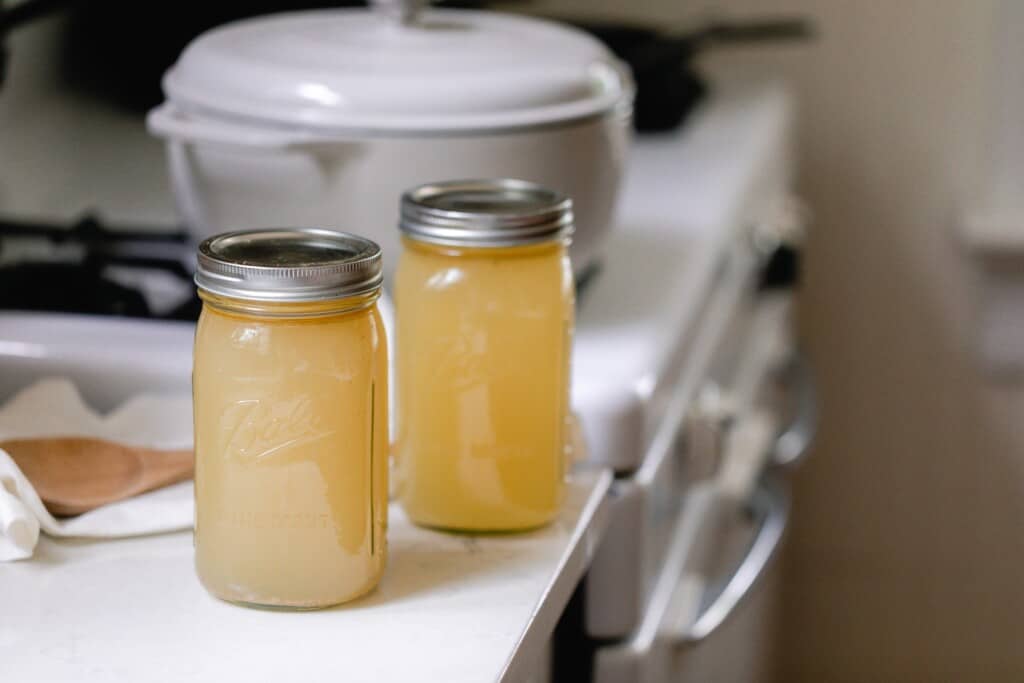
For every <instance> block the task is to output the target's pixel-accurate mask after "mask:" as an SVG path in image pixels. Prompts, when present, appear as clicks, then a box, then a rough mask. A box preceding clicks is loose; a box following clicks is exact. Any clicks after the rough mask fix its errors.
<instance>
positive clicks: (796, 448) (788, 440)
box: [772, 352, 818, 469]
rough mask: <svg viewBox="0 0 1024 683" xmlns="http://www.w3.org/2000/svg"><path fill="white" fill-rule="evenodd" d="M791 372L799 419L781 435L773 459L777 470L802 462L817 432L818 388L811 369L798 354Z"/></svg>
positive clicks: (790, 369) (795, 356)
mask: <svg viewBox="0 0 1024 683" xmlns="http://www.w3.org/2000/svg"><path fill="white" fill-rule="evenodd" d="M789 371H790V372H791V373H792V375H793V377H794V388H793V391H794V394H795V396H796V417H795V418H794V419H793V422H792V423H790V425H789V427H787V428H786V429H785V430H784V431H783V432H782V433H781V434H780V435H779V437H778V440H777V441H776V443H775V453H774V456H773V458H772V464H773V465H774V466H776V467H781V468H785V469H790V468H793V467H796V466H797V465H799V464H800V463H801V462H803V460H804V458H806V457H807V452H808V451H809V450H810V447H811V444H812V443H813V441H814V437H815V434H816V433H817V431H818V387H817V382H816V381H815V379H814V372H813V371H812V370H811V365H810V363H809V362H808V361H807V359H806V357H804V356H803V355H802V354H801V353H799V352H797V353H796V354H795V355H794V356H793V359H792V360H791V361H790V368H789Z"/></svg>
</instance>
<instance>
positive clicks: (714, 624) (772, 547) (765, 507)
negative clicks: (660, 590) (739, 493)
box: [678, 478, 789, 645]
mask: <svg viewBox="0 0 1024 683" xmlns="http://www.w3.org/2000/svg"><path fill="white" fill-rule="evenodd" d="M748 505H749V507H750V508H751V510H752V512H753V513H754V514H755V515H756V516H757V517H758V518H760V520H761V522H760V526H759V529H758V531H757V535H756V536H755V537H754V541H753V542H752V543H751V544H750V548H749V550H748V551H747V553H746V556H745V557H744V558H743V560H742V561H741V562H740V563H739V565H738V566H737V567H736V570H735V571H734V572H733V573H732V574H731V575H730V576H729V578H728V579H727V580H726V581H725V584H724V586H723V588H722V589H721V592H719V593H718V594H717V595H716V596H714V597H713V598H712V600H711V603H710V604H709V605H707V607H705V608H704V609H703V610H702V611H701V612H700V614H699V615H698V616H697V618H696V619H695V620H694V621H693V623H692V624H691V625H690V626H689V628H688V629H687V630H686V631H685V632H684V633H682V634H681V638H680V639H679V641H678V642H680V643H681V644H684V645H695V644H697V643H699V642H701V641H703V640H704V639H706V638H708V637H709V636H711V635H712V634H713V633H714V632H715V631H717V630H718V628H719V627H720V626H721V625H722V624H724V623H725V622H726V621H727V620H728V619H729V617H730V616H731V615H732V614H733V613H735V611H736V609H737V608H738V607H740V606H741V605H742V604H743V602H744V600H745V599H746V598H747V596H749V595H750V594H751V593H752V592H753V591H754V589H755V588H756V587H757V585H758V582H759V581H760V579H761V578H762V577H763V576H764V574H765V570H766V568H767V567H768V565H769V564H770V563H771V561H772V558H774V557H775V555H776V553H777V552H778V549H779V546H780V544H781V542H782V537H783V533H784V532H785V530H786V524H787V522H788V518H789V497H788V495H787V494H786V492H785V491H784V490H782V489H781V487H780V485H779V484H777V483H774V482H771V481H770V480H769V478H765V480H762V482H761V483H760V484H759V485H758V487H757V488H756V489H755V491H754V494H753V495H752V496H751V499H750V502H749V503H748Z"/></svg>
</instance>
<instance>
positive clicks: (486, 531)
mask: <svg viewBox="0 0 1024 683" xmlns="http://www.w3.org/2000/svg"><path fill="white" fill-rule="evenodd" d="M405 514H406V516H407V517H408V518H409V521H410V522H412V523H413V524H415V525H416V526H419V527H423V528H424V529H432V530H434V531H443V532H445V533H449V534H474V535H482V536H503V535H508V534H521V533H526V532H529V531H537V530H538V529H543V528H544V527H546V526H548V525H549V524H551V523H552V522H554V521H555V519H556V518H557V517H558V513H557V512H556V513H553V514H552V515H551V516H549V517H546V518H543V519H539V520H537V521H530V522H524V523H522V524H516V525H512V526H495V525H491V524H481V525H479V526H473V525H466V524H449V523H446V522H436V521H433V520H429V519H425V518H421V517H419V516H418V515H415V514H412V513H410V512H409V510H408V509H407V508H406V509H405Z"/></svg>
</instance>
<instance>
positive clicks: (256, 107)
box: [163, 0, 633, 132]
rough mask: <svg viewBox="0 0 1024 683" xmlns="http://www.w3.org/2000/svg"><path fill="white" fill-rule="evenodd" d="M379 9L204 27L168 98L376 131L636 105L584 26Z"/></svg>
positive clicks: (192, 105)
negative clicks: (206, 30) (581, 27)
mask: <svg viewBox="0 0 1024 683" xmlns="http://www.w3.org/2000/svg"><path fill="white" fill-rule="evenodd" d="M376 4H377V9H376V11H373V10H362V9H339V10H323V11H309V12H296V13H287V14H277V15H270V16H266V17H259V18H254V19H248V20H244V21H239V22H234V23H231V24H227V25H225V26H222V27H220V28H216V29H213V30H211V31H208V32H206V33H204V34H202V35H201V36H199V37H198V38H196V39H195V40H194V41H193V42H192V43H191V44H190V45H189V46H188V47H187V48H186V49H185V51H184V52H183V53H182V55H181V57H180V58H179V59H178V61H177V63H176V64H175V65H174V66H173V67H172V68H171V69H170V70H169V71H168V72H167V74H166V75H165V76H164V82H163V86H164V91H165V93H166V95H167V97H168V99H169V100H170V102H171V103H172V104H174V105H175V106H176V107H179V108H181V109H182V110H184V111H188V112H205V113H210V114H215V115H220V116H228V117H233V118H244V119H249V120H258V121H260V122H263V123H270V124H271V125H275V124H276V125H288V126H294V125H299V126H302V127H306V128H314V129H322V128H327V129H342V130H362V131H381V132H401V131H406V132H417V131H464V130H473V129H478V130H494V129H504V128H522V127H532V126H536V125H545V124H553V123H564V122H567V121H572V120H577V119H581V118H587V117H592V116H597V115H602V114H604V113H607V112H609V111H623V112H628V110H629V107H630V106H631V102H632V88H633V85H632V81H631V78H630V76H629V74H628V72H627V70H626V68H625V67H624V66H623V65H622V64H621V63H620V62H619V61H618V60H617V59H616V58H615V57H614V55H612V54H611V52H609V51H608V49H607V48H606V47H605V46H604V45H603V44H602V43H600V42H599V41H597V40H596V39H594V38H592V37H591V36H589V35H588V34H586V33H584V32H582V31H579V30H576V29H573V28H570V27H567V26H564V25H561V24H558V23H554V22H550V21H544V20H540V19H533V18H526V17H521V16H515V15H510V14H501V13H496V12H478V11H465V10H427V11H424V12H417V11H416V6H415V3H409V2H398V1H392V2H388V1H387V0H377V2H376Z"/></svg>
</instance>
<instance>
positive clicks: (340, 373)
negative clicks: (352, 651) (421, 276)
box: [192, 229, 388, 609]
mask: <svg viewBox="0 0 1024 683" xmlns="http://www.w3.org/2000/svg"><path fill="white" fill-rule="evenodd" d="M196 284H197V286H198V288H199V295H200V296H201V297H202V299H203V311H202V314H201V315H200V317H199V323H198V326H197V328H196V338H195V352H194V366H193V375H192V390H193V401H194V411H195V457H196V468H195V481H196V489H195V490H196V493H195V496H196V522H195V548H196V570H197V572H198V574H199V579H200V581H201V582H202V584H203V586H204V587H205V588H206V589H207V590H208V591H209V592H210V593H212V594H213V595H215V596H216V597H218V598H222V599H224V600H229V601H232V602H237V603H245V604H250V605H260V606H270V607H281V608H292V609H311V608H317V607H326V606H328V605H334V604H337V603H340V602H345V601H347V600H351V599H353V598H355V597H357V596H359V595H362V594H363V593H366V592H367V591H369V590H371V589H372V588H373V587H374V586H375V585H376V584H377V581H378V579H379V578H380V575H381V573H382V572H383V569H384V562H385V553H386V546H385V530H386V526H387V504H388V501H387V496H388V493H387V492H388V485H387V476H388V469H387V468H388V464H387V452H388V433H387V425H388V419H387V349H386V343H385V337H384V327H383V325H382V322H381V318H380V314H379V312H378V311H377V304H376V301H377V298H378V297H379V296H380V287H381V255H380V248H379V247H378V246H377V245H376V244H375V243H373V242H371V241H370V240H367V239H364V238H362V237H357V236H355V235H349V234H345V233H338V232H332V231H328V230H315V229H282V230H253V231H244V232H233V233H226V234H223V235H218V236H216V237H212V238H210V239H208V240H206V241H205V242H203V243H202V244H201V245H200V247H199V262H198V270H197V273H196Z"/></svg>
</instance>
